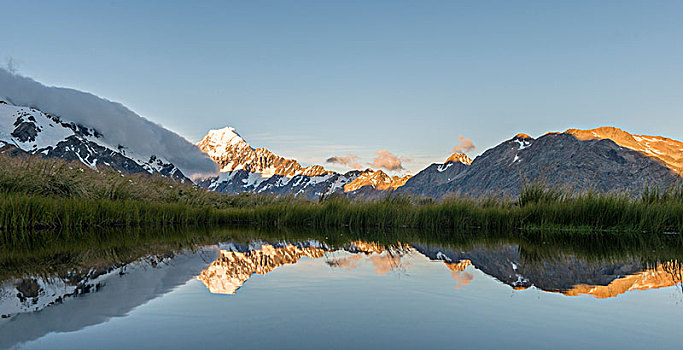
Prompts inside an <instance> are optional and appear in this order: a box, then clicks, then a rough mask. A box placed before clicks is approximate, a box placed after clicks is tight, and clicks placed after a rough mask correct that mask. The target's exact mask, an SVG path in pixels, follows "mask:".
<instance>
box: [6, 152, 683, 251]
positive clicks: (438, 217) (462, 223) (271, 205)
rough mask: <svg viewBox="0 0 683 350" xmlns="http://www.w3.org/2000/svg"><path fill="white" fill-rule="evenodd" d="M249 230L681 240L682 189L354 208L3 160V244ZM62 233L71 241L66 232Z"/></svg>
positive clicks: (550, 192) (54, 163)
mask: <svg viewBox="0 0 683 350" xmlns="http://www.w3.org/2000/svg"><path fill="white" fill-rule="evenodd" d="M219 224H232V225H249V226H253V227H262V228H282V227H293V228H297V227H298V228H302V227H309V228H318V229H323V228H330V227H332V228H334V227H348V228H352V229H362V228H419V229H424V230H430V231H437V230H451V231H467V230H472V229H480V230H483V231H496V232H503V231H519V230H535V229H539V230H568V229H569V230H572V231H579V232H584V231H585V232H589V231H628V232H636V233H642V232H647V233H663V232H683V189H682V188H672V189H670V190H668V191H661V192H660V191H658V190H648V191H645V192H644V193H643V194H642V195H641V196H640V197H637V198H634V197H633V196H630V195H628V194H597V193H591V192H587V193H581V194H573V193H570V192H567V191H561V190H558V189H554V188H548V187H546V186H544V185H542V184H539V183H532V184H529V185H528V186H525V187H524V188H523V189H522V194H521V196H520V197H519V198H518V199H514V200H506V199H499V198H471V197H452V198H447V199H444V200H440V201H432V200H428V199H424V198H414V197H397V196H389V197H386V198H383V199H380V200H374V201H353V200H349V199H347V198H345V197H342V196H331V197H328V198H326V199H323V200H320V201H307V200H303V199H297V198H293V197H274V196H259V195H248V194H245V195H236V196H235V195H221V194H217V193H213V192H208V191H205V190H203V189H200V188H198V187H196V186H194V185H190V184H180V183H175V182H172V181H171V180H169V179H165V178H162V177H156V176H148V175H145V174H142V175H134V176H122V175H121V174H119V173H117V172H114V171H111V170H103V171H94V170H92V169H89V168H87V167H84V166H83V165H81V164H74V163H66V162H62V161H59V160H45V159H36V158H25V159H17V158H9V157H0V229H1V230H2V237H3V240H5V241H11V240H16V239H20V240H21V239H30V237H23V236H24V235H34V234H39V233H25V234H21V233H19V232H31V230H34V229H46V228H50V229H58V228H59V229H82V228H93V227H101V228H105V227H116V226H123V227H166V226H177V225H192V226H201V225H219ZM64 232H68V230H67V231H64Z"/></svg>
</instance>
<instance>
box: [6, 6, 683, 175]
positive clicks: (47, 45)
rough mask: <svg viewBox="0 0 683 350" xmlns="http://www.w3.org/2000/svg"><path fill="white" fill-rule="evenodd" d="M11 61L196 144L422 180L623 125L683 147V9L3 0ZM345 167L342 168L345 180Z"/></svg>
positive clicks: (28, 73) (47, 80)
mask: <svg viewBox="0 0 683 350" xmlns="http://www.w3.org/2000/svg"><path fill="white" fill-rule="evenodd" d="M0 6H1V8H2V9H3V13H4V14H5V15H4V16H3V18H4V19H3V21H1V22H0V30H1V31H2V33H3V36H2V39H0V58H2V59H4V60H6V59H7V58H10V57H11V58H12V59H13V60H14V62H16V66H17V67H18V71H19V73H21V74H23V75H26V76H30V77H32V78H34V79H36V80H38V81H40V82H43V83H45V84H49V85H57V86H66V87H72V88H76V89H79V90H84V91H88V92H92V93H94V94H97V95H99V96H102V97H105V98H108V99H111V100H115V101H118V102H121V103H123V104H124V105H126V106H128V107H129V108H131V109H132V110H134V111H136V112H137V113H139V114H141V115H143V116H145V117H147V118H148V119H150V120H152V121H154V122H157V123H160V124H162V125H164V126H166V127H168V128H170V129H171V130H173V131H176V132H178V133H180V134H181V135H184V136H185V137H186V138H188V139H189V140H191V141H193V142H196V141H198V140H199V139H200V138H201V137H202V136H203V135H204V134H205V133H206V131H207V130H208V129H211V128H214V129H215V128H220V127H223V126H226V125H230V126H233V127H235V128H237V130H238V131H239V132H240V133H241V134H242V136H243V137H244V138H245V139H246V140H247V141H248V142H250V143H251V144H252V145H253V146H257V147H260V146H265V147H268V148H270V149H271V150H273V151H275V152H276V153H278V154H281V155H285V156H289V157H295V158H297V159H300V160H301V161H302V162H304V163H307V164H310V163H320V164H323V163H324V161H325V159H326V158H327V157H330V156H333V155H341V156H343V155H347V154H355V155H358V156H360V159H361V161H362V162H363V163H364V165H365V164H367V163H369V162H371V161H372V158H373V156H374V154H375V152H376V151H378V150H379V149H385V150H388V151H390V152H392V153H394V154H396V155H399V156H401V157H402V158H403V159H404V160H409V161H407V162H404V167H405V168H406V171H408V172H411V173H414V172H416V171H418V170H419V169H421V168H423V167H424V166H426V165H428V164H429V163H432V162H442V161H443V160H444V159H445V158H446V157H447V156H448V155H450V153H451V150H452V148H453V146H455V145H457V144H458V143H459V140H458V135H462V136H464V137H466V138H469V139H471V140H473V141H474V144H475V145H476V149H475V150H474V151H472V152H470V155H471V156H475V155H477V154H480V153H481V152H483V151H484V150H486V149H487V148H489V147H492V146H495V145H496V144H498V143H500V142H501V141H503V140H505V139H508V138H510V137H512V136H513V135H515V134H517V133H519V132H526V133H528V134H530V135H532V136H539V135H541V134H543V133H545V132H548V131H563V130H565V129H567V128H572V127H576V128H592V127H597V126H604V125H610V126H617V127H621V128H623V129H625V130H627V131H631V132H634V133H642V134H655V135H663V136H668V137H672V138H676V139H679V140H680V139H683V123H682V122H681V120H682V119H683V118H682V116H683V21H681V20H680V14H681V13H683V2H681V1H670V2H668V1H395V0H394V1H367V0H366V1H240V2H231V1H216V2H208V1H206V2H191V1H181V2H172V1H158V2H154V1H4V0H2V1H0ZM336 169H337V170H342V169H343V168H336Z"/></svg>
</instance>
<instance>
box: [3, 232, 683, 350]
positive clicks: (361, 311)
mask: <svg viewBox="0 0 683 350" xmlns="http://www.w3.org/2000/svg"><path fill="white" fill-rule="evenodd" d="M546 243H547V242H545V243H544V242H539V243H538V244H537V245H535V244H528V243H524V244H522V243H520V242H516V241H515V240H494V241H491V240H487V241H479V240H476V239H475V240H473V241H466V242H459V243H452V242H449V243H443V244H442V243H440V242H439V241H438V240H437V241H436V242H434V241H433V240H432V241H429V242H426V243H425V242H406V241H400V242H399V241H394V242H391V241H389V242H383V243H379V242H375V241H365V240H359V239H353V240H349V241H346V242H344V241H341V242H335V243H334V244H331V243H328V242H325V240H324V238H323V237H321V240H317V239H307V240H272V239H269V238H266V239H262V238H260V237H249V238H244V237H242V238H240V239H238V240H234V239H230V238H226V239H225V240H223V241H221V242H218V243H211V244H205V243H202V244H195V245H193V246H192V247H186V246H180V247H176V248H174V249H172V250H169V251H168V252H165V253H163V252H162V253H160V250H158V249H157V250H156V251H155V252H154V253H153V254H148V255H145V254H142V255H141V256H140V257H137V258H135V259H133V260H131V261H118V262H112V261H111V259H110V258H108V259H103V260H104V261H98V260H97V259H95V260H92V259H90V257H92V254H93V252H92V251H90V252H88V253H74V252H71V253H69V254H72V255H71V256H74V255H75V256H78V257H79V259H80V260H79V259H71V260H69V262H67V263H66V264H65V266H67V268H66V269H65V271H61V272H55V271H51V272H50V273H45V272H35V271H33V272H32V271H30V269H29V270H27V271H24V272H22V274H21V276H13V277H9V275H8V274H5V276H6V279H5V281H4V282H2V284H1V289H0V314H1V315H3V319H1V320H0V348H20V349H135V348H141V349H187V348H197V349H200V348H209V347H211V348H219V349H223V348H229V349H268V348H277V349H317V348H333V349H349V348H359V349H360V348H371V349H376V348H401V349H415V348H427V347H445V348H484V349H486V348H489V349H493V348H501V347H506V348H520V349H521V348H537V349H549V348H552V349H577V348H588V347H597V348H610V349H612V348H613V349H617V348H650V349H674V348H680V345H681V330H683V328H682V327H683V292H682V289H681V284H680V283H681V271H683V270H682V268H681V266H680V265H679V263H678V260H677V259H675V258H674V256H676V252H677V250H678V248H677V247H680V245H674V248H669V249H668V250H666V251H665V252H664V253H661V254H659V255H658V256H656V258H654V259H651V257H647V258H646V257H644V256H642V255H643V254H644V253H642V252H641V250H639V249H635V251H628V248H623V250H624V251H623V253H619V252H620V251H622V249H617V250H616V253H615V250H612V251H611V252H610V253H609V254H607V253H605V254H604V255H602V254H600V253H595V250H582V249H580V245H579V248H575V249H573V248H566V247H563V246H562V245H561V244H559V245H557V244H556V245H555V247H552V248H549V249H548V248H547V244H546ZM575 250H577V251H575ZM161 251H163V249H162V250H161ZM648 251H649V248H648ZM598 252H599V249H598ZM79 254H80V255H79ZM115 255H118V253H117V254H115ZM669 258H670V259H669ZM51 259H54V258H53V257H52V258H51ZM40 261H43V260H40ZM50 261H51V260H50ZM69 264H73V265H74V267H73V268H68V266H69ZM37 265H40V264H37ZM3 266H4V267H5V268H10V266H9V264H4V265H3ZM76 266H77V267H76ZM14 269H17V268H16V267H14Z"/></svg>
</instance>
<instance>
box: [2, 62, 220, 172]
mask: <svg viewBox="0 0 683 350" xmlns="http://www.w3.org/2000/svg"><path fill="white" fill-rule="evenodd" d="M0 100H2V101H4V102H5V104H4V106H5V107H4V108H3V114H2V116H1V118H0V119H2V126H3V127H2V131H0V132H1V133H2V140H3V141H4V143H6V144H10V145H13V146H15V147H17V148H18V149H21V150H24V151H27V152H30V153H40V154H42V155H44V156H49V157H62V158H66V159H70V160H79V161H83V162H84V163H85V164H88V165H89V166H99V165H106V164H109V165H110V166H112V167H114V168H117V169H119V170H122V171H124V170H125V171H129V172H138V171H147V172H158V173H162V174H165V175H167V176H172V177H175V178H183V179H184V178H186V176H187V177H190V178H195V177H198V176H208V175H212V174H216V173H217V172H218V168H217V166H216V164H215V163H214V162H213V161H212V160H211V159H209V157H208V156H207V155H206V154H204V153H203V152H202V151H201V150H199V148H198V147H197V146H195V145H193V144H192V143H191V142H189V141H187V140H186V139H185V138H183V137H181V136H180V135H178V134H176V133H174V132H172V131H170V130H168V129H165V128H164V127H162V126H160V125H158V124H156V123H153V122H151V121H149V120H147V119H145V118H143V117H141V116H139V115H137V114H136V113H134V112H133V111H131V110H129V109H128V108H126V107H125V106H123V105H121V104H120V103H116V102H112V101H109V100H106V99H104V98H101V97H98V96H95V95H93V94H90V93H86V92H82V91H78V90H74V89H68V88H61V87H51V86H45V85H43V84H41V83H39V82H36V81H34V80H32V79H30V78H26V77H23V76H20V75H17V74H13V73H10V72H8V71H7V70H4V69H0ZM32 119H33V120H32ZM15 123H16V125H15ZM58 145H59V146H58ZM47 147H51V148H50V149H47ZM38 149H40V150H41V151H40V152H37V150H38Z"/></svg>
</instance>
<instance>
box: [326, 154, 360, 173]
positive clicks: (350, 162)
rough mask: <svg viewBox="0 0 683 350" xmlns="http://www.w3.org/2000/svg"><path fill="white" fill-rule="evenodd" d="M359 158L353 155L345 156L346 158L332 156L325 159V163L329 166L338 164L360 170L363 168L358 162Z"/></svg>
mask: <svg viewBox="0 0 683 350" xmlns="http://www.w3.org/2000/svg"><path fill="white" fill-rule="evenodd" d="M358 159H360V157H358V156H357V155H355V154H347V155H346V156H332V157H330V158H327V160H326V161H325V162H327V163H331V164H339V165H343V166H346V167H349V168H353V169H360V168H362V167H363V166H362V165H361V164H360V162H359V161H358Z"/></svg>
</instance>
